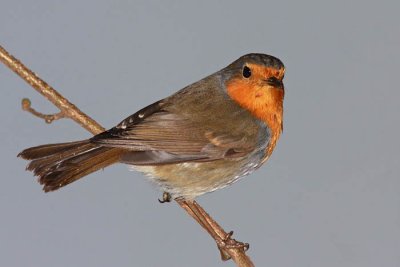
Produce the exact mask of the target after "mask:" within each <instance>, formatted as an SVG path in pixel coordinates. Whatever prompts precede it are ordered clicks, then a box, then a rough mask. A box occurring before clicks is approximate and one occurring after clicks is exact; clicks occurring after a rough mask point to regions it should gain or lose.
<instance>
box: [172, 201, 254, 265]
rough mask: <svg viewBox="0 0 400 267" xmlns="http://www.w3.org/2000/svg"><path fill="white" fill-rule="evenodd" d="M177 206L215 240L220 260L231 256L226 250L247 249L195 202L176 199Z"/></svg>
mask: <svg viewBox="0 0 400 267" xmlns="http://www.w3.org/2000/svg"><path fill="white" fill-rule="evenodd" d="M176 201H177V202H178V204H179V205H180V206H181V207H182V208H184V209H185V210H186V211H187V212H188V213H189V215H190V216H191V217H193V218H194V219H195V220H196V221H197V222H198V223H199V224H200V225H201V226H202V227H203V228H204V229H205V230H206V231H207V232H208V233H209V234H210V235H211V237H212V238H213V239H214V240H215V242H216V243H217V246H218V248H219V250H220V252H221V258H222V260H225V261H226V260H229V259H230V258H231V256H230V255H229V254H228V253H227V251H226V249H240V250H243V251H246V250H247V249H248V247H249V245H248V244H247V243H242V242H239V241H236V240H235V239H232V238H231V236H232V234H233V232H229V233H226V232H225V231H224V229H222V227H221V226H219V224H218V223H217V222H216V221H215V220H214V219H213V218H212V217H211V216H210V215H209V214H208V213H207V212H206V211H205V210H204V209H203V208H202V207H201V206H200V205H199V204H198V203H197V202H196V201H189V200H182V199H176Z"/></svg>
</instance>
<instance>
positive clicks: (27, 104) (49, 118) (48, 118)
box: [21, 98, 66, 123]
mask: <svg viewBox="0 0 400 267" xmlns="http://www.w3.org/2000/svg"><path fill="white" fill-rule="evenodd" d="M21 106H22V109H23V110H25V111H27V112H29V113H31V114H32V115H33V116H36V117H38V118H41V119H44V121H45V122H46V123H52V122H53V121H55V120H59V119H62V118H65V117H66V115H65V113H64V112H63V111H60V112H58V113H54V114H43V113H41V112H39V111H36V110H35V109H34V108H33V107H32V104H31V100H29V98H24V99H22V101H21Z"/></svg>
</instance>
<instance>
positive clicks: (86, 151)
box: [18, 140, 123, 192]
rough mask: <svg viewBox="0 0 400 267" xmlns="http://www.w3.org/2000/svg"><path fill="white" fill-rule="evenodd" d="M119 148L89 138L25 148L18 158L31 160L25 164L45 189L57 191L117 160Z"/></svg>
mask: <svg viewBox="0 0 400 267" xmlns="http://www.w3.org/2000/svg"><path fill="white" fill-rule="evenodd" d="M122 154H123V153H122V150H121V149H119V148H110V147H102V146H99V145H97V144H93V143H90V141H89V140H84V141H78V142H70V143H60V144H50V145H42V146H37V147H31V148H28V149H25V150H24V151H22V152H21V153H19V154H18V157H21V158H23V159H27V160H31V162H30V163H29V164H28V166H27V167H26V169H27V170H29V171H32V172H33V173H34V174H35V176H38V180H39V183H40V184H42V185H43V190H44V191H45V192H49V191H54V190H57V189H59V188H61V187H63V186H66V185H67V184H70V183H72V182H74V181H76V180H78V179H80V178H82V177H84V176H86V175H88V174H90V173H92V172H95V171H97V170H99V169H103V168H105V167H107V166H109V165H111V164H113V163H116V162H118V161H119V160H120V157H121V155H122Z"/></svg>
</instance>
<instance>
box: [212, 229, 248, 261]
mask: <svg viewBox="0 0 400 267" xmlns="http://www.w3.org/2000/svg"><path fill="white" fill-rule="evenodd" d="M232 235H233V231H230V232H229V233H227V234H226V236H225V237H224V238H221V240H219V241H217V246H218V249H219V251H220V252H221V258H222V260H224V261H227V260H229V259H230V258H231V257H230V256H229V254H228V253H227V252H226V251H225V250H226V249H241V250H243V251H244V252H246V251H247V250H248V249H249V247H250V245H249V243H243V242H240V241H237V240H235V239H233V238H232Z"/></svg>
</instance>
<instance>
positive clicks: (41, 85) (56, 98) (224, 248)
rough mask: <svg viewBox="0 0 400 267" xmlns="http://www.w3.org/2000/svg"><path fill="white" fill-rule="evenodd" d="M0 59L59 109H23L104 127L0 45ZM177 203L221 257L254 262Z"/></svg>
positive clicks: (207, 219)
mask: <svg viewBox="0 0 400 267" xmlns="http://www.w3.org/2000/svg"><path fill="white" fill-rule="evenodd" d="M0 61H1V62H3V63H4V64H5V65H6V66H8V67H9V68H10V69H11V70H12V71H14V72H15V73H16V74H17V75H18V76H20V77H21V78H22V79H24V80H25V81H26V82H27V83H29V84H30V85H31V86H32V87H33V88H35V89H36V91H38V92H39V93H40V94H42V95H43V96H44V97H46V98H47V99H48V100H49V101H50V102H52V103H53V104H54V105H55V106H56V107H58V108H59V109H60V112H59V113H56V114H42V113H40V112H37V111H36V110H34V109H33V108H32V107H31V103H30V101H29V99H24V100H22V107H23V109H24V110H26V111H28V112H30V113H32V114H33V115H35V116H37V117H40V118H43V119H45V121H46V122H48V123H51V122H52V121H54V120H56V119H60V118H64V117H65V118H70V119H72V120H74V121H75V122H77V123H78V124H80V125H81V126H82V127H83V128H85V129H86V130H88V131H89V132H91V133H92V134H98V133H101V132H103V131H104V130H105V129H104V128H103V127H102V126H101V125H100V124H98V123H97V122H96V121H95V120H93V119H92V118H90V117H89V116H88V115H86V114H85V113H83V112H82V111H80V110H79V109H78V108H77V107H76V106H75V105H73V104H72V103H70V102H69V101H68V100H67V99H66V98H64V97H63V96H62V95H61V94H59V93H58V92H57V91H56V90H55V89H54V88H52V87H51V86H50V85H48V84H47V83H46V82H45V81H43V80H42V79H41V78H39V76H37V75H36V74H35V73H34V72H32V71H31V70H30V69H28V68H27V67H26V66H24V65H23V64H22V63H21V62H20V61H19V60H18V59H16V58H15V57H13V56H12V55H10V54H9V53H8V52H7V51H6V50H5V49H4V48H3V47H1V46H0ZM176 201H177V203H178V204H179V205H180V206H181V207H182V208H184V209H185V210H186V211H187V213H188V214H189V215H190V216H192V217H193V218H194V219H195V220H196V221H197V222H198V223H199V224H200V225H201V226H202V227H203V228H204V229H205V230H206V231H207V232H208V233H209V234H210V235H211V237H212V238H213V239H214V240H215V241H216V242H217V245H218V248H219V249H220V251H221V257H222V259H223V260H227V259H230V258H232V260H233V261H235V263H236V264H237V266H240V267H251V266H254V264H253V263H252V262H251V260H250V258H249V257H248V256H247V255H246V254H245V251H246V250H247V248H248V244H243V243H241V242H238V241H236V240H234V239H232V238H231V235H232V232H230V233H226V232H225V231H224V230H223V229H222V228H221V227H220V226H219V225H218V224H217V222H216V221H215V220H214V219H213V218H212V217H211V216H210V215H209V214H208V213H207V212H206V211H205V210H204V209H203V208H202V207H201V206H200V205H199V204H198V203H197V202H196V201H185V200H179V199H176Z"/></svg>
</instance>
